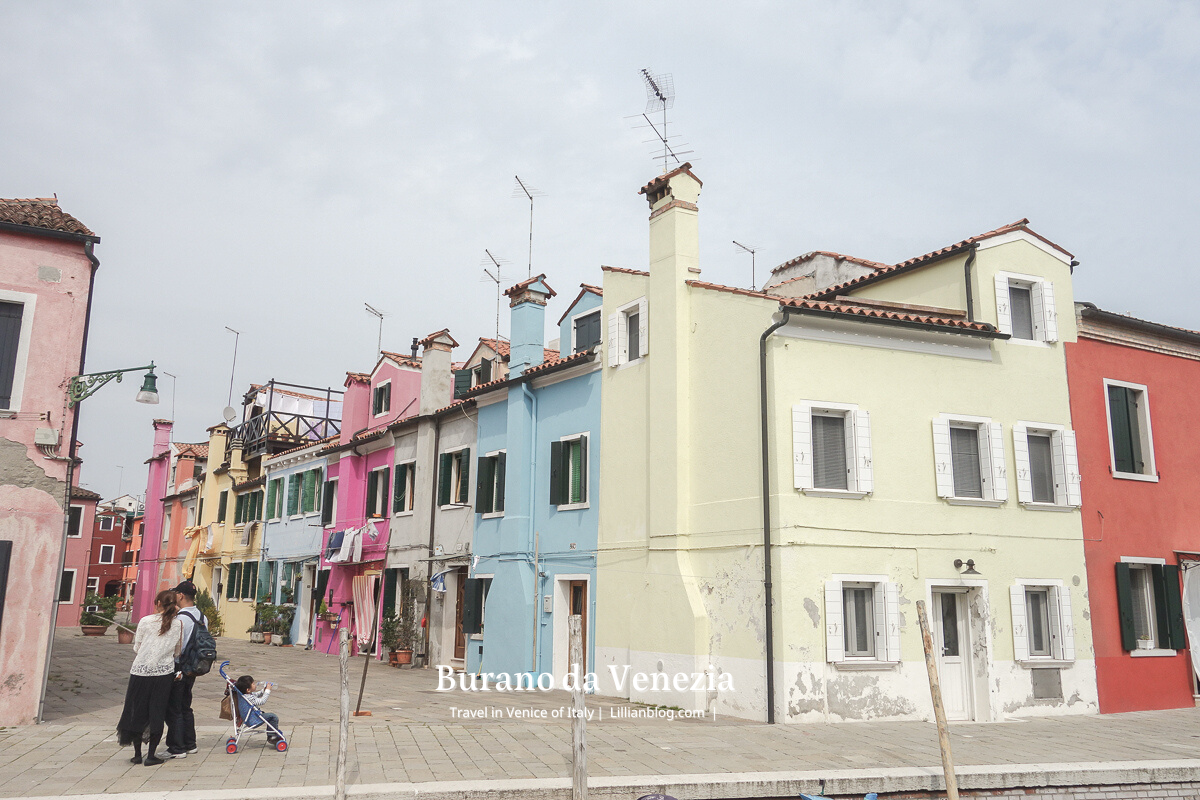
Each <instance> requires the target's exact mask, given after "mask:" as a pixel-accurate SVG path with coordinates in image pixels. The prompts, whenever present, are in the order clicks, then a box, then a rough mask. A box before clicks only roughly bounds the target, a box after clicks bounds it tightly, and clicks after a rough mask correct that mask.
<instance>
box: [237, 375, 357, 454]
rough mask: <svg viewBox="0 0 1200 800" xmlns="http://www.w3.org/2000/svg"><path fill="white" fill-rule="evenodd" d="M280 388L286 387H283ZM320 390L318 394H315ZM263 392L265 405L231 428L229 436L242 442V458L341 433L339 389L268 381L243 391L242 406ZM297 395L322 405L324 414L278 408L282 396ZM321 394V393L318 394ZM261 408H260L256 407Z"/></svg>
mask: <svg viewBox="0 0 1200 800" xmlns="http://www.w3.org/2000/svg"><path fill="white" fill-rule="evenodd" d="M282 387H289V388H288V389H283V388H282ZM291 389H300V390H304V391H305V392H312V393H313V394H307V393H306V394H303V395H299V393H298V392H295V391H290V390H291ZM316 392H320V393H321V395H317V394H316ZM263 394H265V395H266V407H265V408H263V409H262V410H261V412H260V413H254V415H253V416H251V417H250V418H249V419H248V420H246V421H245V422H243V423H241V424H240V425H238V426H236V427H234V428H233V429H232V431H231V437H232V438H233V439H238V440H240V441H241V442H242V447H243V450H242V453H243V457H244V458H255V457H257V456H264V455H274V454H276V453H280V452H282V451H284V450H289V449H291V448H293V447H299V446H301V445H304V444H306V443H311V442H316V441H318V440H320V439H326V438H328V437H330V436H336V435H338V434H339V433H340V432H341V429H342V428H341V419H340V416H341V414H340V404H341V401H342V395H343V392H341V391H338V390H334V389H313V388H312V387H308V386H294V385H293V384H287V383H279V382H277V381H274V380H272V381H270V382H269V383H267V384H265V385H264V386H262V387H260V388H258V389H252V390H251V391H250V392H247V393H246V405H247V406H253V405H255V400H256V399H257V398H258V397H259V396H260V395H263ZM289 395H290V396H292V397H296V396H297V395H299V396H300V397H302V398H303V399H304V400H306V401H310V402H311V404H312V405H314V406H317V407H320V406H321V405H322V404H323V407H324V410H325V412H326V413H325V414H317V413H313V414H304V413H298V412H293V411H283V410H280V408H279V406H280V405H281V404H282V401H283V399H284V398H287V397H288V396H289ZM322 395H323V396H322ZM335 404H336V405H338V406H339V409H338V413H337V414H336V415H335V414H333V413H332V409H333V407H334V405H335ZM260 408H261V407H260Z"/></svg>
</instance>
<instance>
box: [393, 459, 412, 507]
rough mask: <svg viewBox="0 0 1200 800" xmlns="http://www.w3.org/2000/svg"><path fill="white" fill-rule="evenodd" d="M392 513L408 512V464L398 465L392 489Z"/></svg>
mask: <svg viewBox="0 0 1200 800" xmlns="http://www.w3.org/2000/svg"><path fill="white" fill-rule="evenodd" d="M392 511H393V512H397V513H398V512H401V511H408V464H397V465H396V474H395V485H394V486H393V487H392Z"/></svg>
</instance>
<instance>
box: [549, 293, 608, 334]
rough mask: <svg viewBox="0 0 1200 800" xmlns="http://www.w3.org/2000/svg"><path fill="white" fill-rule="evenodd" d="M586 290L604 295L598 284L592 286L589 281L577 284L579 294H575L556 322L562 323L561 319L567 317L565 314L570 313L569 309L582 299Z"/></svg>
mask: <svg viewBox="0 0 1200 800" xmlns="http://www.w3.org/2000/svg"><path fill="white" fill-rule="evenodd" d="M588 292H591V293H592V294H595V295H599V296H600V297H603V296H604V290H603V289H601V288H600V287H599V286H592V285H591V284H590V283H581V284H579V294H577V295H575V299H574V300H572V301H571V304H570V305H568V306H567V310H566V311H564V312H563V315H562V316H561V317H559V318H558V322H557V323H556V324H558V325H562V322H563V320H564V319H566V318H567V314H570V313H571V309H572V308H574V307H575V304H576V303H578V302H579V301H580V300H581V299H583V296H584V295H585V294H587V293H588Z"/></svg>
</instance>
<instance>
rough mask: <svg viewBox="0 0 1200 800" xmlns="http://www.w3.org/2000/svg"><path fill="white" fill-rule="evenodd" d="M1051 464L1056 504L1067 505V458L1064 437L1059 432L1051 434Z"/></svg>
mask: <svg viewBox="0 0 1200 800" xmlns="http://www.w3.org/2000/svg"><path fill="white" fill-rule="evenodd" d="M1050 463H1051V464H1052V465H1053V472H1054V502H1055V503H1057V504H1059V505H1066V503H1067V458H1066V453H1065V452H1064V451H1063V437H1062V434H1061V433H1058V432H1057V431H1056V432H1054V433H1052V434H1050Z"/></svg>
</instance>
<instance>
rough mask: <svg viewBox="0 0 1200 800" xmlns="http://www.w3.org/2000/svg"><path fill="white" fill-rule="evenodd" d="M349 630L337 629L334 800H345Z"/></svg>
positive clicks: (348, 706)
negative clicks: (338, 676)
mask: <svg viewBox="0 0 1200 800" xmlns="http://www.w3.org/2000/svg"><path fill="white" fill-rule="evenodd" d="M349 661H350V629H349V627H348V626H343V627H341V628H339V629H338V664H339V666H340V667H341V669H340V672H341V698H340V699H341V702H340V703H339V704H338V753H337V774H336V776H335V778H334V784H333V796H334V800H346V750H347V748H348V746H349V739H350V664H349Z"/></svg>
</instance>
